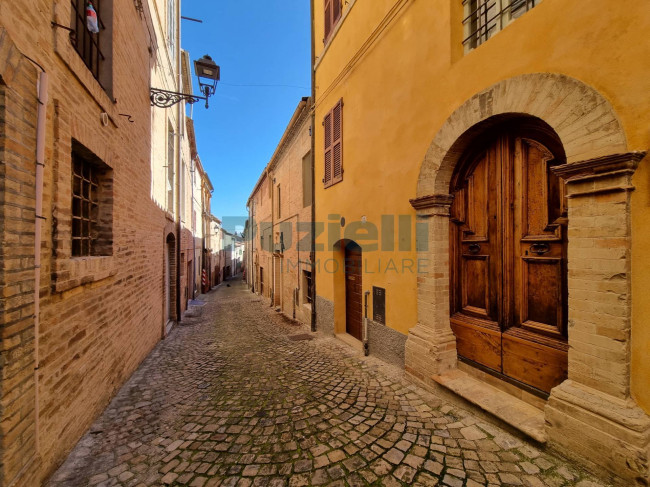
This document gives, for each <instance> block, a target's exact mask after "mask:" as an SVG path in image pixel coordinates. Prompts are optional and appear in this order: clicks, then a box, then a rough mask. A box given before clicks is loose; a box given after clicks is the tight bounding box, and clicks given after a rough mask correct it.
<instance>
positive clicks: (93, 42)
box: [70, 0, 112, 89]
mask: <svg viewBox="0 0 650 487" xmlns="http://www.w3.org/2000/svg"><path fill="white" fill-rule="evenodd" d="M70 3H71V6H72V8H71V12H72V19H71V20H72V26H71V28H72V29H73V30H74V35H73V36H71V41H72V45H73V46H74V48H75V50H76V51H77V53H79V56H81V59H83V62H84V63H85V65H86V66H87V67H88V69H89V70H90V72H91V73H92V74H93V76H94V77H95V79H96V80H97V81H98V82H99V84H100V85H101V86H102V87H103V88H104V89H108V88H110V86H109V85H110V66H109V65H108V63H107V59H108V58H110V50H111V34H112V32H111V30H112V29H111V28H110V27H111V15H110V11H111V6H112V1H111V0H92V1H91V2H90V1H88V0H70ZM89 4H91V5H92V6H93V8H94V9H95V12H96V13H97V24H98V27H99V32H98V33H97V34H93V33H92V32H90V31H89V30H88V27H87V23H86V7H88V5H89Z"/></svg>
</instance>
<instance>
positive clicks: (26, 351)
mask: <svg viewBox="0 0 650 487" xmlns="http://www.w3.org/2000/svg"><path fill="white" fill-rule="evenodd" d="M37 78H38V74H37V70H36V68H35V67H34V66H33V65H32V64H31V63H29V62H28V61H27V60H26V59H24V58H23V57H22V56H21V55H20V53H19V51H18V49H17V48H16V46H15V44H14V43H13V42H12V40H11V38H10V37H9V35H8V33H7V32H6V30H5V29H3V28H2V27H0V241H1V245H0V283H1V289H2V292H1V293H0V338H1V340H0V451H1V452H2V455H0V484H1V485H8V484H9V483H10V482H11V481H12V480H13V479H14V478H16V477H17V476H18V475H19V473H20V472H21V471H23V470H24V469H29V465H35V463H34V460H35V453H36V444H35V439H36V437H35V414H34V408H35V378H34V319H33V314H34V285H35V281H34V228H35V227H34V222H35V217H34V208H35V194H36V193H35V186H34V179H35V173H36V170H35V169H36V166H35V163H34V162H35V154H36V134H35V127H36V108H37V105H36V103H37V100H36V88H35V87H36V82H37ZM25 478H26V480H29V481H33V478H29V479H28V478H27V477H25Z"/></svg>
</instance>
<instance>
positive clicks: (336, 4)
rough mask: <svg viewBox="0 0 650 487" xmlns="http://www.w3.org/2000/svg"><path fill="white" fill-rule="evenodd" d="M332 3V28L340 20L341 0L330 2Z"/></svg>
mask: <svg viewBox="0 0 650 487" xmlns="http://www.w3.org/2000/svg"><path fill="white" fill-rule="evenodd" d="M330 1H331V2H332V28H334V26H335V25H336V23H337V22H338V21H339V19H340V18H341V0H330Z"/></svg>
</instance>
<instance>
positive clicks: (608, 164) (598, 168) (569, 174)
mask: <svg viewBox="0 0 650 487" xmlns="http://www.w3.org/2000/svg"><path fill="white" fill-rule="evenodd" d="M645 155H646V152H645V151H636V152H626V153H623V154H612V155H609V156H603V157H597V158H595V159H588V160H586V161H580V162H573V163H570V164H562V165H561V166H555V167H552V168H551V171H552V172H553V174H555V175H557V176H559V177H560V178H562V179H564V180H565V181H566V182H571V181H574V180H578V179H580V180H584V179H585V178H590V177H602V176H606V175H607V174H614V173H618V174H620V173H621V171H625V172H631V173H634V172H635V171H636V168H637V167H638V166H639V162H641V160H642V159H643V158H644V157H645Z"/></svg>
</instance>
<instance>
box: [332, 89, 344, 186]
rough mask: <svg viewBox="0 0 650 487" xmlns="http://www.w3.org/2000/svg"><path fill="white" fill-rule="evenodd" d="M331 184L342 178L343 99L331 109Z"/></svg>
mask: <svg viewBox="0 0 650 487" xmlns="http://www.w3.org/2000/svg"><path fill="white" fill-rule="evenodd" d="M332 159H333V161H332V166H333V168H332V184H334V183H338V182H339V181H342V180H343V100H342V99H341V100H339V102H338V103H337V104H336V106H335V107H334V108H333V109H332Z"/></svg>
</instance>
